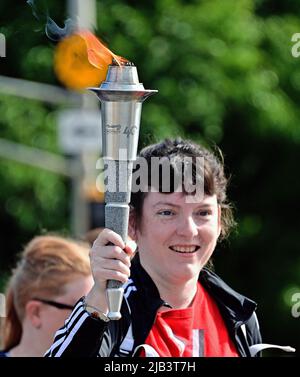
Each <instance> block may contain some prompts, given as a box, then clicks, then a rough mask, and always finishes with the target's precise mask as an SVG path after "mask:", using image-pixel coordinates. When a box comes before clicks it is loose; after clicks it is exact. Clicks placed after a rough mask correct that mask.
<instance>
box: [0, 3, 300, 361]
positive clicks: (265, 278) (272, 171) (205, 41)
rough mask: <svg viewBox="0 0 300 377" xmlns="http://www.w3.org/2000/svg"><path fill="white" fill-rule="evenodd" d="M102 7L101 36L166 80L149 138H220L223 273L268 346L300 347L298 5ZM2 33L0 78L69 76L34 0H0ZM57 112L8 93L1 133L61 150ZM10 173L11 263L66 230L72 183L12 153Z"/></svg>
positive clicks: (0, 194)
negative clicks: (226, 234)
mask: <svg viewBox="0 0 300 377" xmlns="http://www.w3.org/2000/svg"><path fill="white" fill-rule="evenodd" d="M49 3H50V2H49ZM97 4H98V8H97V22H98V29H97V35H98V36H99V37H101V38H102V40H104V41H105V42H106V43H107V44H108V45H109V47H110V48H111V49H112V50H113V51H114V52H115V53H117V54H119V55H122V56H124V57H126V58H128V59H129V60H131V61H133V62H134V63H135V64H136V65H137V67H138V72H139V76H140V81H142V82H143V83H144V86H145V88H150V89H158V90H159V94H157V95H155V96H153V97H152V98H151V99H150V100H148V101H147V102H146V103H145V105H144V107H143V114H142V127H141V138H140V147H142V146H143V145H145V144H148V143H149V142H152V141H156V140H159V139H161V138H163V137H167V136H178V135H180V136H182V137H188V138H190V139H193V140H195V141H202V142H204V143H206V144H207V145H208V146H211V147H214V145H215V144H217V145H218V146H219V147H220V148H221V150H222V151H223V153H224V156H225V164H226V168H227V171H228V173H229V174H230V175H231V187H230V190H229V197H230V198H231V200H232V201H233V203H234V205H235V207H236V219H237V221H238V224H239V226H238V229H237V232H236V233H235V234H234V235H232V237H231V238H230V240H229V241H228V242H227V243H225V244H223V245H220V246H219V247H218V250H217V251H216V255H215V260H214V263H215V266H216V271H217V272H218V273H219V274H220V275H221V276H223V277H224V279H225V280H226V281H227V282H228V283H229V284H230V285H233V286H234V287H235V288H236V289H237V290H239V291H241V292H242V293H244V294H246V295H249V296H250V297H252V298H253V299H254V300H256V301H257V302H258V303H259V307H258V316H259V318H260V322H261V327H262V332H263V335H264V340H265V342H270V343H276V344H283V345H285V344H290V345H292V346H294V347H296V348H297V347H298V349H300V341H299V336H297V335H296V334H298V333H299V324H300V322H299V321H300V318H293V316H292V315H291V307H292V301H291V299H292V295H293V293H295V292H300V254H299V246H298V225H299V219H298V213H299V210H300V208H299V207H300V205H299V200H298V197H299V192H300V180H299V179H298V172H299V167H298V165H299V163H298V158H299V146H300V127H299V119H300V111H299V106H298V103H299V100H300V60H299V59H296V58H294V57H293V56H292V55H291V47H292V45H293V43H292V42H291V37H292V35H293V34H294V33H297V32H300V16H299V15H300V3H298V2H295V1H292V0H290V1H285V2H277V1H275V0H240V1H235V0H226V1H224V0H202V1H200V0H194V1H192V0H191V1H188V0H185V1H183V0H182V1H180V0H153V1H130V0H127V1H114V0H101V1H100V0H99V1H98V3H97ZM50 14H51V16H52V18H54V19H55V20H57V21H59V22H62V21H63V16H62V15H63V14H64V15H66V11H65V4H64V2H60V1H58V0H57V1H51V13H50ZM0 32H1V33H3V34H4V35H5V36H6V40H7V58H2V59H0V67H1V70H0V74H1V75H7V76H12V77H19V78H25V79H29V80H34V81H37V82H44V83H51V84H55V85H60V84H59V83H58V82H57V80H56V78H55V76H54V73H53V65H52V64H53V60H52V59H53V52H54V48H55V46H54V45H53V44H51V42H49V41H48V40H47V38H46V37H45V36H44V34H43V30H41V27H40V25H39V24H38V23H37V22H36V21H35V19H34V18H33V16H32V14H31V10H30V8H29V7H28V6H27V5H26V2H25V1H24V2H17V1H8V0H2V2H1V4H0ZM58 110H59V109H58V108H56V107H54V106H53V107H50V106H49V105H48V106H47V105H45V104H43V103H41V102H38V101H31V100H24V99H20V98H16V97H13V96H7V95H3V94H1V95H0V114H1V116H0V137H1V138H6V139H9V140H12V141H16V142H19V143H24V144H26V145H29V146H35V147H38V148H42V149H45V150H49V151H53V152H56V153H61V151H60V150H59V148H58V146H57V140H56V117H55V115H56V112H57V111H58ZM0 181H1V185H0V200H1V203H2V205H1V207H0V226H1V227H0V232H1V240H2V251H1V259H0V270H1V271H3V273H5V272H7V271H8V269H9V268H10V267H11V266H12V264H13V261H14V258H15V255H16V253H17V252H18V251H19V250H20V248H21V246H22V245H23V244H24V243H25V242H27V241H28V240H29V239H30V237H32V236H33V235H34V234H37V233H40V232H41V231H42V230H43V229H46V230H59V231H64V232H68V231H69V216H70V204H69V196H70V192H69V191H70V188H69V185H68V182H67V181H66V180H65V179H62V178H61V177H59V176H56V175H54V174H50V173H47V172H44V171H41V170H38V169H34V168H28V167H24V166H23V165H21V164H16V163H13V162H11V161H6V160H3V159H2V160H0ZM278 354H279V353H276V354H275V355H278ZM298 354H299V353H298ZM280 355H282V354H281V353H280Z"/></svg>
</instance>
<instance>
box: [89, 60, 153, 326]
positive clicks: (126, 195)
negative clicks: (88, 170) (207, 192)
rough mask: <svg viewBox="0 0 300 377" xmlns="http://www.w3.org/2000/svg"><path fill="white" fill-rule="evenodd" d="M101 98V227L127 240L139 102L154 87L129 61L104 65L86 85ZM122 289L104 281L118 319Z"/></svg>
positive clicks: (116, 283) (117, 283) (114, 282)
mask: <svg viewBox="0 0 300 377" xmlns="http://www.w3.org/2000/svg"><path fill="white" fill-rule="evenodd" d="M89 89H90V90H91V91H93V92H94V93H96V95H97V97H98V98H99V100H100V101H101V118H102V143H103V145H102V150H103V160H104V164H105V168H106V169H107V171H106V173H107V174H106V177H108V179H106V180H105V182H104V184H105V227H106V228H109V229H112V230H113V231H114V232H116V233H118V234H119V235H120V236H121V237H122V239H123V241H124V242H126V241H127V233H128V220H129V202H130V196H131V181H132V168H133V162H134V161H135V160H136V155H137V147H138V139H139V129H140V120H141V110H142V103H143V101H144V100H145V99H146V98H147V97H149V96H150V95H152V94H154V93H156V92H157V90H145V88H144V86H143V84H142V83H140V82H139V78H138V74H137V69H136V67H135V66H134V65H133V64H132V63H129V62H127V63H123V64H122V65H118V64H116V62H114V61H113V63H112V64H111V65H109V67H108V72H107V76H106V80H105V81H103V82H102V84H101V85H100V87H99V88H89ZM123 293H124V289H123V288H122V283H121V282H120V281H117V280H109V281H108V282H107V289H106V296H107V304H108V309H109V313H108V317H109V318H110V319H112V320H117V319H120V318H121V313H120V310H121V305H122V300H123Z"/></svg>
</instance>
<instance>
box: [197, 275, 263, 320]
mask: <svg viewBox="0 0 300 377" xmlns="http://www.w3.org/2000/svg"><path fill="white" fill-rule="evenodd" d="M199 281H200V283H201V284H202V286H203V287H204V288H205V289H206V290H207V291H208V293H209V294H210V295H211V296H212V297H213V299H214V300H215V301H216V303H217V305H218V307H219V309H220V311H221V312H222V314H223V317H224V318H225V320H226V321H228V323H229V324H231V326H233V327H237V326H239V325H241V324H243V323H245V322H247V321H248V320H249V318H250V317H251V316H252V314H253V312H254V311H255V309H256V307H257V304H256V303H255V302H254V301H252V300H250V299H249V298H247V297H246V296H243V295H241V294H240V293H238V292H236V291H234V290H233V289H232V288H231V287H229V286H228V285H227V284H226V283H225V282H224V281H223V280H222V279H221V278H220V277H219V276H218V275H216V274H215V273H214V272H212V271H210V270H208V269H207V268H205V267H204V268H203V269H202V270H201V272H200V275H199Z"/></svg>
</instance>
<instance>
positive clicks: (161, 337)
mask: <svg viewBox="0 0 300 377" xmlns="http://www.w3.org/2000/svg"><path fill="white" fill-rule="evenodd" d="M145 344H147V345H148V346H150V347H151V348H152V349H154V350H155V351H156V353H157V354H158V355H159V356H161V357H191V356H194V357H199V356H206V357H207V356H228V357H237V356H239V355H238V353H237V351H236V348H235V346H234V344H233V342H232V340H231V339H230V337H229V334H228V331H227V328H226V326H225V323H224V321H223V319H222V317H221V314H220V311H219V309H218V307H217V305H216V303H215V302H214V301H213V299H212V298H211V297H210V296H209V294H208V293H207V292H206V290H205V289H204V288H203V287H202V286H201V285H200V283H198V287H197V293H196V296H195V298H194V300H193V303H192V305H191V306H190V307H188V308H186V309H170V310H167V311H164V312H158V313H157V316H156V319H155V322H154V325H153V327H152V329H151V331H150V333H149V335H148V337H147V339H146V341H145ZM141 355H142V356H145V352H144V351H143V352H142V354H141ZM146 355H147V354H146ZM147 356H148V355H147Z"/></svg>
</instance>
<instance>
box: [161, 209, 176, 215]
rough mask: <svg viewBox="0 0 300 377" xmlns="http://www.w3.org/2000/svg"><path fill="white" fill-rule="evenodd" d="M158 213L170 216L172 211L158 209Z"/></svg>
mask: <svg viewBox="0 0 300 377" xmlns="http://www.w3.org/2000/svg"><path fill="white" fill-rule="evenodd" d="M158 214H159V215H162V216H172V215H174V212H173V211H169V210H164V211H159V212H158Z"/></svg>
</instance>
